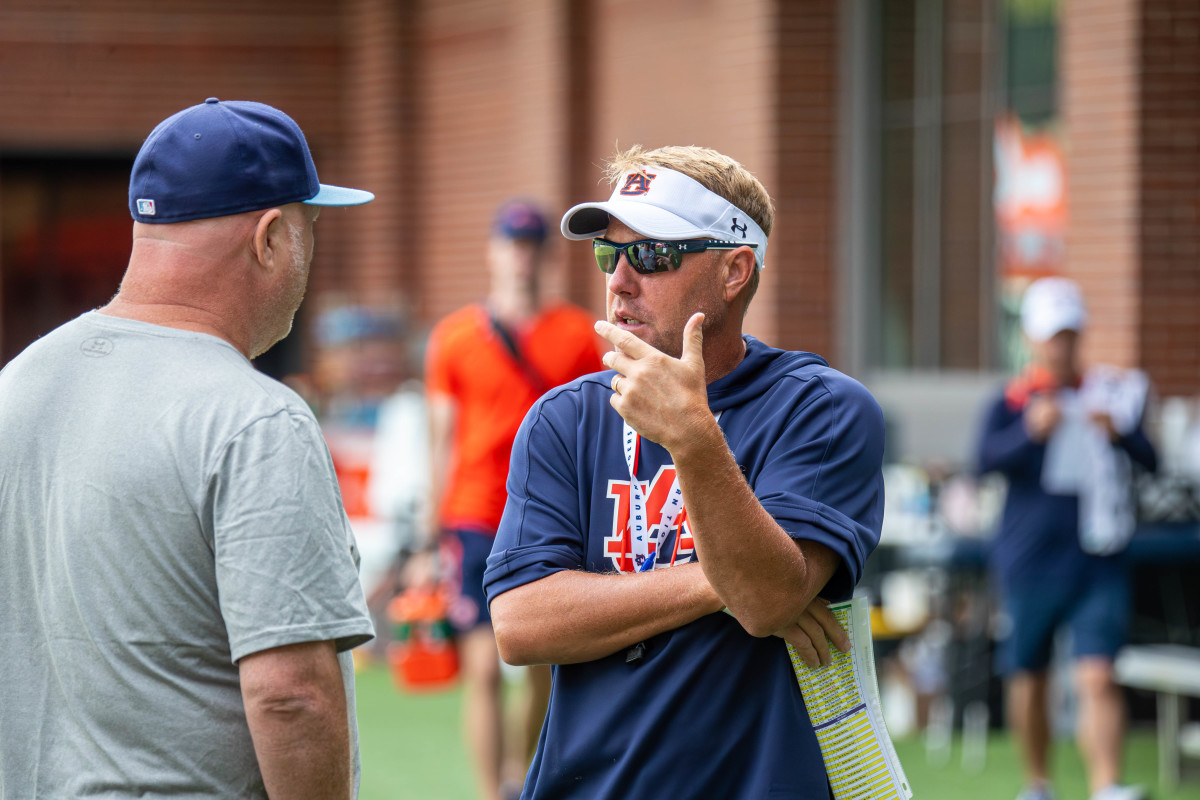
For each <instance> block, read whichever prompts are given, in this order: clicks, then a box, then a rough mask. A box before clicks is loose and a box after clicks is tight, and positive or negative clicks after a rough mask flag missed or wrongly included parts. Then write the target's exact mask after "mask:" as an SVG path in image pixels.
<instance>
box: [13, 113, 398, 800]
mask: <svg viewBox="0 0 1200 800" xmlns="http://www.w3.org/2000/svg"><path fill="white" fill-rule="evenodd" d="M372 197H373V196H372V195H371V194H370V193H369V192H364V191H361V190H357V189H347V188H343V187H338V186H327V185H325V184H321V183H319V182H318V180H317V171H316V167H315V166H314V165H313V161H312V156H311V155H310V153H309V149H308V144H307V143H306V142H305V139H304V135H303V134H302V133H301V131H300V128H299V127H298V126H297V125H296V123H295V122H294V121H293V120H292V119H291V118H290V117H288V116H287V115H286V114H284V113H283V112H282V111H279V110H278V109H275V108H272V107H271V106H268V105H264V104H262V103H255V102H248V101H220V100H218V99H217V98H215V97H213V98H209V99H208V100H206V101H205V102H204V103H201V104H199V105H196V106H192V107H190V108H187V109H184V110H183V111H180V112H178V113H177V114H174V115H172V116H171V117H169V118H168V119H166V120H164V121H163V122H162V123H160V124H159V125H158V126H157V127H156V128H155V129H154V130H153V131H152V132H151V133H150V135H149V137H148V138H147V139H146V141H145V142H144V143H143V145H142V147H141V150H140V151H139V153H138V155H137V158H136V159H135V161H134V164H133V171H132V174H131V177H130V182H129V209H130V214H131V215H132V217H133V220H134V224H133V246H132V252H131V254H130V258H129V266H128V268H127V270H126V272H125V277H124V279H123V280H122V282H121V286H120V290H119V291H118V292H117V294H116V296H115V297H114V298H113V299H112V301H111V302H110V303H109V304H108V305H106V306H104V307H103V308H100V309H98V310H95V311H90V312H88V313H86V314H83V315H82V316H80V317H78V318H76V319H74V320H72V321H70V322H67V323H66V324H64V325H62V326H61V327H59V328H58V329H56V330H54V331H51V332H50V333H47V334H46V335H45V336H44V337H42V338H41V339H40V340H38V341H37V342H35V343H34V344H32V345H30V346H29V348H27V349H26V350H25V351H24V352H23V353H21V354H20V355H19V356H17V357H16V358H15V359H13V360H12V361H11V362H10V363H9V364H8V365H7V366H5V367H4V369H3V371H0V437H2V438H3V441H4V446H3V447H0V608H3V609H4V612H3V614H0V641H2V642H3V643H4V652H5V658H4V661H3V666H0V730H2V731H3V734H2V735H0V794H3V795H4V796H6V797H14V798H16V797H99V796H103V797H106V798H135V797H168V796H169V797H192V798H196V797H214V798H215V797H239V798H266V797H267V796H268V795H269V796H270V797H271V798H273V800H281V798H289V799H291V800H295V799H297V798H313V799H314V800H316V799H317V798H320V800H329V798H349V797H352V796H355V795H356V794H357V791H358V777H359V759H358V741H357V740H358V734H357V725H356V723H355V716H354V676H353V665H352V662H351V659H350V652H349V650H350V649H351V648H353V647H356V646H357V645H360V644H362V643H363V642H366V641H368V640H369V639H370V638H371V637H372V635H373V633H374V631H373V629H372V626H371V621H370V618H369V617H368V615H367V609H366V606H365V603H364V599H363V593H362V588H361V586H360V583H359V579H358V571H357V570H358V553H357V550H356V547H355V544H354V539H353V536H352V534H351V532H350V527H349V523H348V521H347V519H346V514H345V512H344V511H343V509H342V503H341V498H340V497H339V494H338V491H337V482H336V476H335V474H334V470H333V465H332V463H331V462H330V458H329V452H328V450H326V448H325V445H324V442H323V441H322V438H321V432H320V430H319V429H318V427H317V421H316V420H315V419H314V418H313V415H312V412H311V411H309V408H308V406H307V404H306V403H305V402H304V401H303V400H302V399H301V398H300V397H299V395H297V394H296V393H295V392H293V391H292V390H290V389H288V388H287V387H285V386H284V385H283V384H281V383H279V382H277V381H274V380H272V379H271V378H269V377H267V376H266V375H263V374H262V373H260V372H259V371H257V370H256V369H255V368H254V366H253V365H252V364H251V362H250V359H252V358H255V357H256V356H258V355H261V354H262V353H263V352H265V351H266V350H267V349H269V348H270V347H271V346H272V345H274V344H275V343H276V342H277V341H279V340H280V339H282V338H283V337H284V336H286V335H287V333H288V331H289V330H290V329H291V326H292V319H293V317H294V316H295V314H296V310H297V308H298V307H299V305H300V302H301V300H302V298H303V297H304V293H305V285H306V283H307V279H308V271H309V265H310V262H311V260H312V255H313V246H314V245H313V225H314V223H315V222H316V219H317V215H318V213H320V211H321V208H322V207H323V206H348V205H358V204H361V203H365V202H368V201H369V200H371V199H372Z"/></svg>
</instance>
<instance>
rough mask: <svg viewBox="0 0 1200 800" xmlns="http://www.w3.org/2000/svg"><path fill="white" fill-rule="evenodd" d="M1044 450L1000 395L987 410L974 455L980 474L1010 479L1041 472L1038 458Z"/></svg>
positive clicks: (1021, 418)
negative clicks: (1023, 474)
mask: <svg viewBox="0 0 1200 800" xmlns="http://www.w3.org/2000/svg"><path fill="white" fill-rule="evenodd" d="M1044 448H1045V446H1044V445H1041V444H1038V443H1037V442H1035V441H1033V440H1032V439H1030V438H1029V433H1028V432H1027V431H1026V430H1025V422H1024V417H1023V415H1022V414H1021V413H1020V412H1015V413H1014V412H1013V411H1011V410H1010V409H1009V408H1008V404H1007V402H1006V401H1005V399H1004V397H1003V396H1001V397H1000V398H998V399H997V400H995V401H994V402H993V403H992V405H991V406H990V407H989V408H988V411H987V415H986V416H985V417H984V420H983V430H982V432H981V434H980V437H979V447H978V453H977V456H976V459H977V467H978V471H979V474H980V475H983V474H985V473H988V472H999V473H1002V474H1004V475H1005V476H1012V475H1014V474H1017V473H1021V472H1029V471H1031V470H1037V469H1040V464H1039V461H1038V456H1039V455H1040V454H1041V452H1042V451H1043V450H1044Z"/></svg>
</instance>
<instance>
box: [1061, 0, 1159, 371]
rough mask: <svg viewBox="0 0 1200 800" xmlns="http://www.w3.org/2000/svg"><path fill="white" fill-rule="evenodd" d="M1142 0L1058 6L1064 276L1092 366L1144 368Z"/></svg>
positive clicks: (1070, 2)
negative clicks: (1079, 296) (1076, 292)
mask: <svg viewBox="0 0 1200 800" xmlns="http://www.w3.org/2000/svg"><path fill="white" fill-rule="evenodd" d="M1138 5H1139V2H1138V0H1087V1H1086V2H1084V0H1068V2H1064V3H1063V5H1062V7H1061V8H1062V10H1061V14H1062V16H1061V23H1060V24H1061V28H1060V32H1061V38H1060V41H1061V48H1060V59H1061V69H1060V71H1059V75H1060V81H1061V83H1060V85H1061V90H1062V110H1063V120H1064V123H1065V125H1066V131H1067V141H1068V147H1067V158H1066V161H1067V181H1068V187H1067V196H1068V197H1070V203H1071V207H1070V210H1069V220H1068V224H1067V270H1068V274H1069V275H1070V276H1071V277H1073V278H1075V279H1076V280H1078V281H1079V283H1080V284H1081V286H1082V288H1083V291H1084V294H1085V296H1086V298H1087V302H1088V306H1089V308H1090V311H1091V316H1092V321H1093V322H1092V325H1091V328H1090V330H1089V332H1088V336H1087V338H1086V339H1085V354H1086V356H1087V357H1088V358H1089V359H1091V360H1096V361H1104V362H1108V363H1115V364H1119V365H1123V366H1132V365H1135V364H1137V362H1138V335H1137V329H1138V324H1139V308H1138V302H1137V292H1138V287H1139V283H1140V281H1139V269H1138V246H1137V238H1138V209H1137V200H1138V192H1137V168H1138V155H1137V146H1138V144H1137V143H1138V128H1139V125H1138V72H1139V69H1140V68H1139V63H1138V59H1139V53H1140V48H1139V46H1138V45H1139V43H1138V37H1137V30H1138Z"/></svg>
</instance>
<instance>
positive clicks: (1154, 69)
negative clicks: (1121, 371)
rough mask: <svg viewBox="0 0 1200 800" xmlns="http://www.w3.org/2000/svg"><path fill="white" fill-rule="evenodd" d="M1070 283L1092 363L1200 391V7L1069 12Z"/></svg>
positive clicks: (1159, 0)
mask: <svg viewBox="0 0 1200 800" xmlns="http://www.w3.org/2000/svg"><path fill="white" fill-rule="evenodd" d="M1063 45H1064V46H1063V49H1062V58H1063V64H1062V76H1063V91H1064V95H1063V99H1064V108H1065V112H1066V113H1065V119H1066V124H1067V131H1068V139H1069V142H1070V148H1069V151H1068V152H1069V155H1068V162H1067V168H1068V176H1069V180H1070V187H1069V196H1070V197H1071V210H1070V222H1069V225H1068V236H1067V245H1068V264H1069V271H1070V274H1071V275H1072V276H1073V277H1075V278H1077V279H1078V280H1079V281H1080V283H1081V284H1082V286H1083V288H1084V291H1085V293H1086V296H1087V300H1088V303H1089V306H1090V310H1091V314H1092V321H1093V322H1092V327H1091V330H1090V331H1089V334H1088V337H1087V343H1086V354H1087V356H1088V357H1089V358H1090V359H1093V360H1097V361H1107V362H1110V363H1117V364H1122V365H1126V366H1141V367H1143V368H1145V369H1146V370H1148V371H1149V373H1150V376H1151V379H1152V380H1153V381H1154V383H1155V385H1156V386H1157V388H1158V390H1159V392H1160V393H1161V394H1164V395H1174V394H1194V393H1195V392H1197V391H1198V390H1200V345H1198V344H1197V342H1198V341H1200V322H1198V320H1197V316H1196V314H1195V308H1196V302H1197V299H1198V297H1200V8H1198V7H1197V5H1196V4H1195V3H1194V2H1190V1H1189V0H1097V1H1096V2H1081V1H1079V0H1077V1H1076V2H1068V3H1065V4H1064V7H1063Z"/></svg>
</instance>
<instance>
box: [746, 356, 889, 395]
mask: <svg viewBox="0 0 1200 800" xmlns="http://www.w3.org/2000/svg"><path fill="white" fill-rule="evenodd" d="M775 356H776V358H775V362H774V363H773V364H772V367H771V369H770V370H769V371H767V375H765V376H764V377H768V380H767V383H768V384H770V385H774V386H776V387H778V388H781V389H786V390H788V391H790V392H791V393H793V394H797V395H800V396H801V397H800V398H798V399H800V400H801V402H802V403H807V402H808V401H809V400H810V399H816V397H818V396H827V397H829V398H830V400H832V401H833V402H834V403H836V404H838V405H839V406H843V405H849V406H854V407H860V406H861V407H863V408H864V409H874V410H878V409H879V403H878V402H877V401H876V400H875V396H874V395H872V394H871V391H870V389H868V388H867V387H866V386H865V385H864V384H863V383H862V382H861V381H859V380H858V379H856V378H854V377H852V376H850V375H848V374H846V373H845V372H842V371H840V370H838V369H835V368H834V367H831V366H830V365H829V364H828V363H827V362H826V361H825V359H824V358H822V357H821V356H819V355H817V354H815V353H809V352H805V351H801V350H775Z"/></svg>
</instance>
